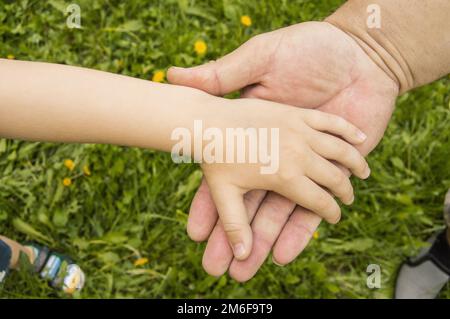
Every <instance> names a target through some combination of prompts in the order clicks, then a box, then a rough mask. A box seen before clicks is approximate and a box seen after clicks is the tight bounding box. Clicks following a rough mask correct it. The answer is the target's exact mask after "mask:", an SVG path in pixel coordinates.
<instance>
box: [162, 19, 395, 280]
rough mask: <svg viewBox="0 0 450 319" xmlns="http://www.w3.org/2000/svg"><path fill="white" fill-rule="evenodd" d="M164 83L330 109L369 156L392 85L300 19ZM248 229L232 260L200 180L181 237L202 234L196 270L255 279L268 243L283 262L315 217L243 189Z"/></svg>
mask: <svg viewBox="0 0 450 319" xmlns="http://www.w3.org/2000/svg"><path fill="white" fill-rule="evenodd" d="M168 79H169V81H170V82H171V83H174V84H178V85H185V86H191V87H195V88H198V89H201V90H204V91H206V92H209V93H211V94H215V95H224V94H227V93H230V92H233V91H236V90H240V89H242V95H243V96H244V97H252V98H261V99H267V100H272V101H276V102H282V103H285V104H290V105H295V106H299V107H307V108H317V109H319V110H321V111H324V112H329V113H334V114H336V115H339V116H341V117H344V118H345V119H347V120H349V121H350V122H351V123H353V124H355V125H356V126H357V127H359V128H360V129H361V130H362V131H364V132H365V133H366V135H367V136H368V138H367V140H366V142H365V143H364V144H362V145H361V146H360V147H359V150H360V151H361V153H363V154H364V155H366V154H368V153H369V152H370V151H371V150H372V149H373V148H374V147H375V146H376V145H377V144H378V142H379V141H380V139H381V137H382V136H383V134H384V131H385V129H386V126H387V124H388V122H389V119H390V117H391V114H392V112H393V109H394V104H395V99H396V97H397V95H398V84H397V83H396V82H395V81H394V80H392V79H391V78H390V77H389V76H388V75H387V74H386V73H385V72H384V71H382V70H381V69H380V68H379V67H378V66H377V65H376V64H375V63H374V62H373V61H372V60H371V58H370V57H369V56H368V55H367V54H366V53H365V52H364V51H363V50H362V49H361V48H360V46H359V45H358V44H357V43H356V42H355V41H354V40H353V38H352V37H350V36H349V35H347V34H346V33H345V32H343V31H341V30H340V29H338V28H336V27H334V26H333V25H331V24H329V23H326V22H307V23H301V24H297V25H293V26H290V27H287V28H283V29H279V30H277V31H274V32H270V33H266V34H262V35H258V36H256V37H254V38H252V39H250V40H249V41H248V42H246V43H245V44H243V45H242V46H241V47H240V48H238V49H237V50H235V51H234V52H232V53H230V54H228V55H226V56H224V57H223V58H221V59H219V60H217V61H214V62H210V63H207V64H205V65H201V66H198V67H194V68H190V69H183V68H171V69H170V70H169V72H168ZM246 206H247V210H248V214H249V218H250V220H252V229H253V234H254V239H253V248H252V252H251V254H250V256H249V257H248V258H247V259H246V260H244V261H238V260H236V259H233V252H232V250H231V248H230V246H229V244H228V242H227V239H226V235H225V233H224V230H223V228H222V226H221V224H220V221H217V211H216V208H215V205H214V202H213V201H212V199H211V196H210V193H209V189H208V186H207V184H206V182H205V181H203V182H202V184H201V186H200V188H199V190H198V192H197V194H196V195H195V198H194V200H193V202H192V206H191V210H190V214H189V221H188V234H189V236H190V237H191V238H192V239H193V240H195V241H203V240H206V239H207V238H208V237H209V240H208V244H207V247H206V250H205V253H204V256H203V267H204V268H205V270H206V271H207V272H208V273H209V274H211V275H215V276H219V275H222V274H223V273H224V272H226V271H227V269H229V273H230V275H231V276H232V277H233V278H234V279H236V280H238V281H246V280H248V279H250V278H252V277H253V276H254V274H255V273H256V272H257V270H258V269H259V267H260V266H261V265H262V264H263V262H264V260H265V259H266V258H267V256H268V254H269V253H270V251H271V249H272V248H273V261H274V262H275V263H277V264H279V265H285V264H287V263H289V262H291V261H292V260H294V259H295V258H296V257H297V256H298V254H300V252H301V251H302V250H303V249H304V248H305V246H306V245H307V244H308V242H309V240H310V239H311V237H312V234H313V233H314V231H315V229H316V228H317V226H318V225H319V223H320V221H321V219H320V217H318V216H317V215H315V214H313V213H311V212H310V211H308V210H306V209H304V208H302V207H295V204H293V203H292V202H290V201H289V200H287V199H285V198H283V197H282V196H280V195H278V194H276V193H272V192H268V193H266V192H265V191H260V190H255V191H251V192H249V193H247V194H246Z"/></svg>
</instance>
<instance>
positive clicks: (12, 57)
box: [7, 54, 16, 60]
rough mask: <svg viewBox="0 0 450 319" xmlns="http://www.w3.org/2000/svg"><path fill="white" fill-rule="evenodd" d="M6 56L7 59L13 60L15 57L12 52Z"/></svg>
mask: <svg viewBox="0 0 450 319" xmlns="http://www.w3.org/2000/svg"><path fill="white" fill-rule="evenodd" d="M7 58H8V59H9V60H14V59H15V58H16V57H15V56H14V55H12V54H8V56H7Z"/></svg>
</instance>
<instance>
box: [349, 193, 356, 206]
mask: <svg viewBox="0 0 450 319" xmlns="http://www.w3.org/2000/svg"><path fill="white" fill-rule="evenodd" d="M354 201H355V195H352V198H351V199H350V201H349V202H348V205H351V204H353V202H354Z"/></svg>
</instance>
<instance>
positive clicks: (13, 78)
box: [0, 60, 218, 151]
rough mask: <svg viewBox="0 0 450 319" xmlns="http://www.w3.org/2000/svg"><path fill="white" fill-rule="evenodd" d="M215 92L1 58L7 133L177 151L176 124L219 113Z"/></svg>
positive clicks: (0, 98) (0, 114)
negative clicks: (172, 148) (174, 144)
mask: <svg viewBox="0 0 450 319" xmlns="http://www.w3.org/2000/svg"><path fill="white" fill-rule="evenodd" d="M214 99H218V98H215V97H211V96H209V95H207V94H205V93H203V92H201V91H198V90H195V89H191V88H185V87H180V86H175V85H166V84H159V83H153V82H150V81H145V80H140V79H135V78H131V77H127V76H121V75H116V74H112V73H107V72H101V71H95V70H90V69H85V68H79V67H71V66H65V65H58V64H49V63H37V62H23V61H9V60H0V137H8V138H17V139H23V140H34V141H52V142H77V143H106V144H117V145H126V146H137V147H147V148H153V149H158V150H163V151H170V148H171V146H172V144H173V141H171V140H170V137H171V132H172V130H173V129H174V128H176V127H186V128H191V126H192V125H193V120H194V119H200V118H203V119H204V118H207V117H208V116H209V114H211V116H212V115H216V116H218V114H217V112H218V110H217V108H215V107H214V106H215V104H214V103H209V104H210V105H205V104H206V103H207V102H208V101H209V100H212V101H214ZM211 104H213V105H211Z"/></svg>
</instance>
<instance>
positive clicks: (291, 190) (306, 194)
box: [276, 176, 341, 224]
mask: <svg viewBox="0 0 450 319" xmlns="http://www.w3.org/2000/svg"><path fill="white" fill-rule="evenodd" d="M276 191H277V192H278V193H280V194H281V195H283V196H285V197H287V198H289V199H290V200H292V201H293V202H295V203H297V204H298V205H299V206H302V207H305V208H307V209H309V210H311V211H313V212H314V213H316V214H317V215H319V216H321V217H322V218H323V219H325V220H326V221H328V222H329V223H331V224H336V223H337V222H339V220H340V218H341V209H340V207H339V205H338V204H337V202H336V200H335V199H334V198H333V197H332V196H331V195H330V194H329V193H328V192H327V191H325V190H324V189H323V188H322V187H320V186H318V185H317V184H316V183H314V182H313V181H312V180H310V179H309V178H308V177H306V176H301V177H299V178H298V179H296V180H291V181H289V183H286V184H285V186H284V187H282V188H281V189H280V190H276Z"/></svg>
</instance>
